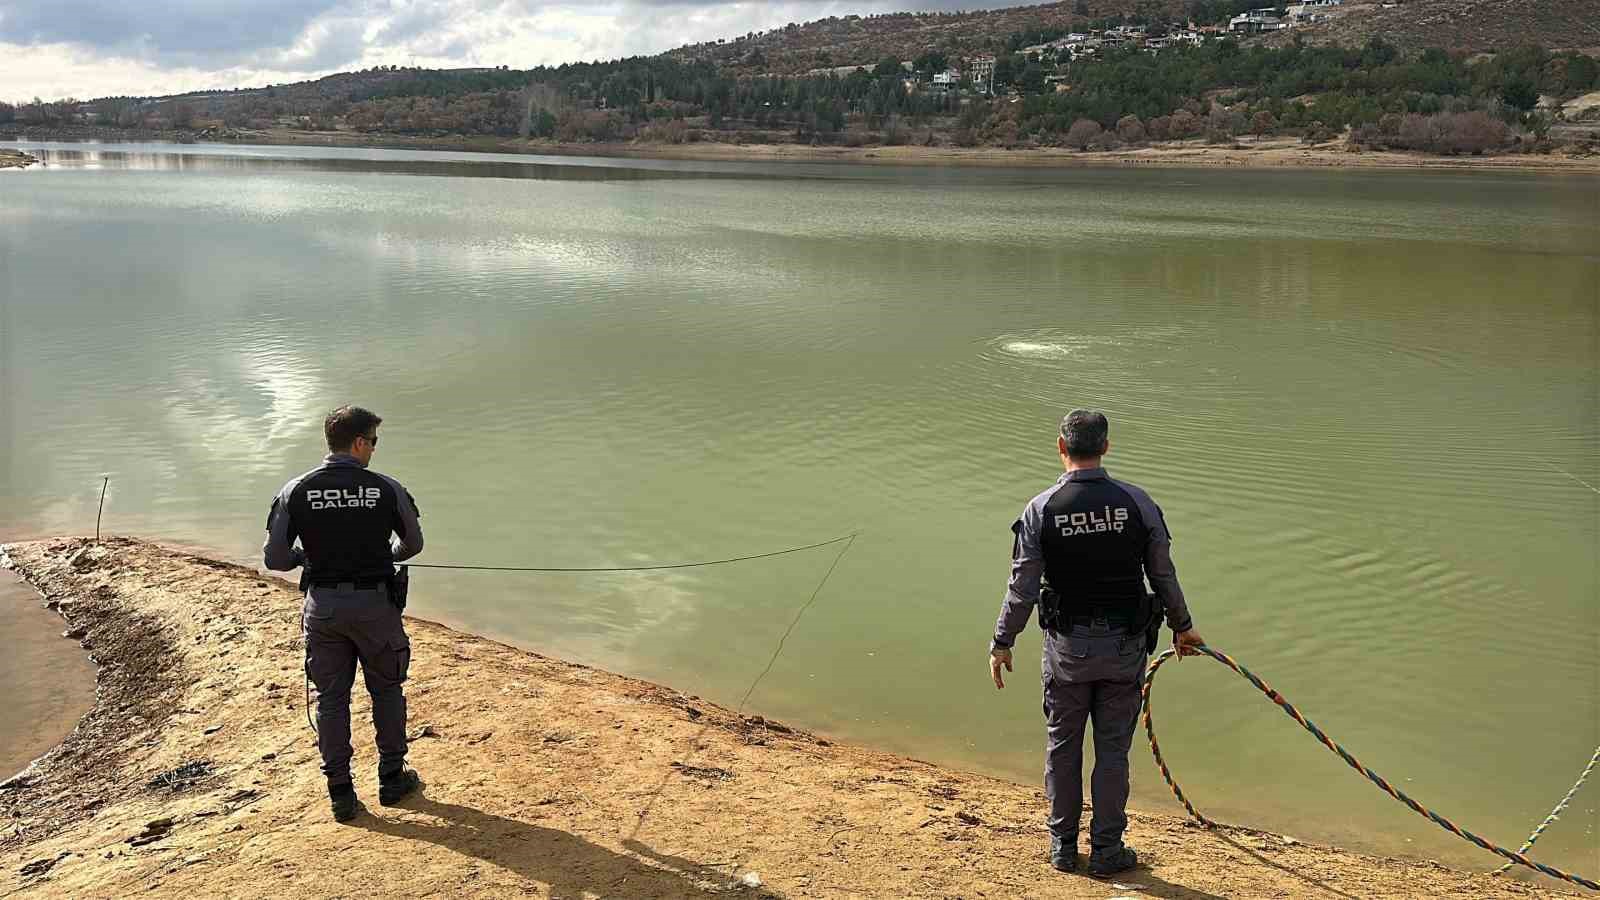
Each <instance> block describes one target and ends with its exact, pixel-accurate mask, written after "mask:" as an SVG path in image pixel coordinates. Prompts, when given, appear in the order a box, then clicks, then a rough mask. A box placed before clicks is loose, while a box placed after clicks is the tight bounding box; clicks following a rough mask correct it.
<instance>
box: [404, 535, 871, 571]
mask: <svg viewBox="0 0 1600 900" xmlns="http://www.w3.org/2000/svg"><path fill="white" fill-rule="evenodd" d="M855 539H856V533H855V532H852V533H850V534H847V535H843V536H841V537H836V538H834V539H832V540H828V541H822V542H820V543H816V544H807V545H805V546H804V547H790V548H788V549H786V550H773V551H771V552H770V553H754V554H751V555H750V556H730V557H728V558H726V559H708V560H705V561H703V562H686V563H667V564H665V565H657V566H474V565H454V564H445V563H414V562H407V563H403V564H402V565H407V566H410V567H411V568H413V569H465V570H469V571H474V572H659V571H661V570H663V569H700V568H704V567H706V566H724V565H727V564H729V563H739V562H749V561H750V560H753V559H771V558H772V557H774V556H786V555H788V554H790V553H802V552H804V551H806V550H816V549H817V548H819V547H829V546H832V545H834V544H842V543H845V542H847V541H853V540H855Z"/></svg>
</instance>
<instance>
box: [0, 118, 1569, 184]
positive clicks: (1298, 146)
mask: <svg viewBox="0 0 1600 900" xmlns="http://www.w3.org/2000/svg"><path fill="white" fill-rule="evenodd" d="M0 137H7V138H11V139H14V140H32V141H52V140H102V141H180V142H185V143H195V142H196V141H197V140H198V141H199V142H201V143H212V142H213V139H212V138H210V137H208V136H204V135H201V136H198V137H197V136H196V134H195V133H192V132H174V131H163V132H140V131H133V130H124V129H115V128H100V127H94V126H71V127H62V128H54V129H33V130H20V129H17V128H14V127H13V128H11V129H10V130H6V131H0ZM216 142H217V143H237V144H267V145H274V144H278V145H300V146H319V147H374V148H383V149H404V150H450V151H466V152H484V153H526V154H547V155H554V156H609V157H621V158H634V159H680V160H702V161H718V162H803V163H818V162H840V163H854V164H861V165H874V164H876V165H927V166H987V167H995V166H1022V167H1028V166H1047V167H1066V166H1173V167H1179V168H1193V167H1210V166H1232V167H1242V168H1267V169H1281V168H1313V169H1327V168H1336V169H1350V168H1357V169H1429V170H1450V171H1504V172H1546V173H1571V174H1591V175H1593V174H1600V154H1592V153H1584V152H1580V151H1567V152H1560V153H1551V154H1548V155H1539V154H1511V153H1508V154H1501V155H1495V156H1429V155H1426V154H1422V153H1403V152H1399V151H1363V152H1359V153H1356V152H1351V151H1349V150H1348V149H1347V148H1346V146H1345V144H1344V142H1343V141H1331V142H1328V143H1325V144H1318V145H1316V146H1307V145H1305V144H1302V143H1301V142H1300V141H1299V140H1298V139H1297V138H1269V139H1265V140H1260V141H1257V140H1254V139H1252V140H1250V141H1249V142H1246V143H1241V144H1237V145H1232V146H1217V145H1208V144H1205V143H1203V142H1201V141H1194V140H1191V141H1170V142H1166V143H1163V144H1160V145H1156V146H1149V147H1139V148H1136V149H1128V150H1108V151H1089V152H1080V151H1077V150H1067V149H1064V148H1060V147H1048V148H1040V149H1035V150H1004V149H1001V148H998V147H922V146H898V147H886V146H866V147H853V148H852V147H824V146H817V147H813V146H810V145H805V144H733V143H720V142H715V141H699V142H695V143H684V144H661V143H597V144H563V143H557V142H554V141H541V140H520V139H517V138H498V137H492V136H481V135H480V136H468V135H454V136H444V137H408V136H405V135H392V134H367V133H362V132H348V131H297V130H294V129H286V128H280V129H268V130H264V131H247V130H237V131H230V132H228V136H227V139H225V140H220V141H216Z"/></svg>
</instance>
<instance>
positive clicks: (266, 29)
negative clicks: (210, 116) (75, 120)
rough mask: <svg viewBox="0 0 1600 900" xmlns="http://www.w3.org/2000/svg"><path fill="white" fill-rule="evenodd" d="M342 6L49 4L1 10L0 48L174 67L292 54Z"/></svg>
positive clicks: (286, 2) (217, 1) (294, 2)
mask: <svg viewBox="0 0 1600 900" xmlns="http://www.w3.org/2000/svg"><path fill="white" fill-rule="evenodd" d="M340 4H341V0H164V2H160V3H151V4H148V5H147V4H140V3H133V2H128V0H44V2H13V0H4V2H0V41H5V42H9V43H14V44H24V45H28V44H53V43H73V44H85V45H88V46H90V47H93V48H96V49H101V50H118V51H136V52H140V53H141V54H142V55H153V56H155V57H157V58H161V59H164V60H166V61H170V62H175V63H191V62H194V61H197V60H226V59H232V58H238V57H240V56H244V55H247V54H250V53H253V52H256V51H261V50H278V49H285V48H287V47H289V46H290V45H291V44H292V43H293V42H294V40H295V38H297V37H298V36H299V35H300V33H301V32H302V31H304V30H305V27H306V24H307V23H308V22H310V21H311V20H312V19H314V18H316V17H317V16H319V15H321V14H322V13H324V12H327V11H328V10H330V9H333V8H335V7H336V6H339V5H340Z"/></svg>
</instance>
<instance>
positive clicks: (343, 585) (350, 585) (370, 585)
mask: <svg viewBox="0 0 1600 900" xmlns="http://www.w3.org/2000/svg"><path fill="white" fill-rule="evenodd" d="M311 586H312V587H322V588H333V589H335V590H339V591H375V590H377V589H378V588H381V587H388V586H389V581H388V579H386V578H360V579H356V580H355V581H349V580H346V581H331V580H327V579H321V578H316V579H312V581H311Z"/></svg>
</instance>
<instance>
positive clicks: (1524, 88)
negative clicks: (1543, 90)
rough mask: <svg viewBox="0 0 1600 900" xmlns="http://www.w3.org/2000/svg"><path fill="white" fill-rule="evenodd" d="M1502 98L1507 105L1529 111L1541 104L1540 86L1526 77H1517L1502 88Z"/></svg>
mask: <svg viewBox="0 0 1600 900" xmlns="http://www.w3.org/2000/svg"><path fill="white" fill-rule="evenodd" d="M1500 99H1501V100H1504V101H1505V103H1506V105H1507V106H1510V107H1512V108H1514V109H1519V110H1521V111H1523V112H1527V111H1528V110H1530V109H1533V108H1534V107H1535V106H1538V105H1539V87H1538V85H1536V84H1534V83H1533V82H1532V81H1530V80H1529V79H1526V78H1517V79H1514V80H1512V81H1508V82H1506V83H1505V85H1504V86H1503V87H1501V88H1500Z"/></svg>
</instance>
